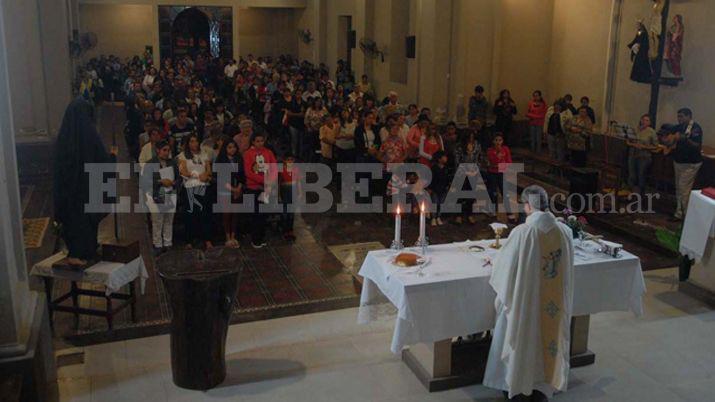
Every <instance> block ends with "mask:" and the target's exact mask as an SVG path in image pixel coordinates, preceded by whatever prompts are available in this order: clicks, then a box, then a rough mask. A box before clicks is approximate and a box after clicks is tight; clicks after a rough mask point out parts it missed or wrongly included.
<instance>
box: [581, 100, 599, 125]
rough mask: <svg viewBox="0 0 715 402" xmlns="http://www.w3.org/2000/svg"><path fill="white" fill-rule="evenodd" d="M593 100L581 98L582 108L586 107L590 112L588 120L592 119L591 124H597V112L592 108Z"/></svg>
mask: <svg viewBox="0 0 715 402" xmlns="http://www.w3.org/2000/svg"><path fill="white" fill-rule="evenodd" d="M590 104H591V99H589V98H588V96H583V97H581V107H585V108H586V111H587V112H588V118H589V119H591V123H593V124H596V112H595V111H594V110H593V108H592V107H591V106H590Z"/></svg>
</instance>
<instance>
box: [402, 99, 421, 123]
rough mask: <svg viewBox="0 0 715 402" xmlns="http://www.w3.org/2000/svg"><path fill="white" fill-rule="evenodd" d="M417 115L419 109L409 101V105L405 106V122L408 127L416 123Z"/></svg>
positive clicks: (418, 114) (418, 115)
mask: <svg viewBox="0 0 715 402" xmlns="http://www.w3.org/2000/svg"><path fill="white" fill-rule="evenodd" d="M419 117H420V110H419V109H418V108H417V105H415V104H414V103H410V105H409V106H407V117H405V123H406V124H407V125H408V126H409V127H412V126H414V125H415V124H417V119H418V118H419Z"/></svg>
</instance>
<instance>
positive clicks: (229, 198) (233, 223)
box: [216, 139, 246, 248]
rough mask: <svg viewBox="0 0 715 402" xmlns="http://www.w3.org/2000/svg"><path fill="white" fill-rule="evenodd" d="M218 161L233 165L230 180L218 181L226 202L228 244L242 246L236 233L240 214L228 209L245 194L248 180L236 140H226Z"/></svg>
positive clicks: (223, 219) (219, 194)
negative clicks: (244, 187)
mask: <svg viewBox="0 0 715 402" xmlns="http://www.w3.org/2000/svg"><path fill="white" fill-rule="evenodd" d="M216 163H218V164H226V165H230V166H231V176H230V180H229V181H227V182H224V183H217V184H216V186H217V190H218V197H219V202H220V203H223V204H224V207H225V209H226V212H224V213H223V217H222V222H223V232H224V234H225V235H226V243H225V244H226V246H227V247H230V248H238V247H240V242H239V238H238V236H237V234H236V231H237V228H238V220H239V215H238V214H237V213H234V212H230V211H228V210H227V209H228V207H230V204H231V203H233V202H238V201H239V200H240V199H241V195H242V194H243V186H244V184H245V182H246V174H245V171H244V170H243V159H242V158H241V154H240V153H239V152H238V144H236V141H234V140H231V139H229V140H225V141H224V142H223V144H222V145H221V148H220V150H219V152H218V156H217V157H216Z"/></svg>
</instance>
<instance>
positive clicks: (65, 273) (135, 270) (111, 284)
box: [30, 252, 149, 296]
mask: <svg viewBox="0 0 715 402" xmlns="http://www.w3.org/2000/svg"><path fill="white" fill-rule="evenodd" d="M66 256H67V255H66V254H65V253H61V252H60V253H57V254H55V255H53V256H50V257H47V258H45V259H44V260H42V261H40V262H38V263H37V264H35V265H34V266H33V267H32V271H30V275H32V276H47V277H51V278H54V279H64V280H68V281H75V282H88V283H94V284H98V285H103V286H105V288H106V290H105V293H106V295H107V296H109V295H111V294H112V293H115V292H118V291H119V289H121V288H122V286H124V285H126V284H128V283H129V282H131V281H133V280H135V279H137V278H139V279H140V281H139V283H140V291H141V293H142V294H144V286H145V284H146V280H147V278H149V273H148V272H147V270H146V267H145V266H144V260H143V259H142V258H141V257H138V258H136V259H134V260H133V261H131V262H128V263H126V264H122V263H120V262H107V261H100V262H98V263H96V264H94V265H92V266H91V267H89V268H87V269H85V270H83V271H71V270H68V269H53V268H52V264H54V263H56V262H57V261H59V260H61V259H63V258H65V257H66Z"/></svg>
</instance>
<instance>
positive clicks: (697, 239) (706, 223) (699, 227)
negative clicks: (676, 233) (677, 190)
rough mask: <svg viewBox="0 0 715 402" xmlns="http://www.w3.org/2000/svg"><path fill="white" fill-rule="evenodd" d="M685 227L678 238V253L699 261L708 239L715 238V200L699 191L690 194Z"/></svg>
mask: <svg viewBox="0 0 715 402" xmlns="http://www.w3.org/2000/svg"><path fill="white" fill-rule="evenodd" d="M687 211H688V212H687V213H686V214H685V225H684V226H683V233H682V234H681V236H680V253H681V254H683V255H687V256H688V257H689V258H691V259H695V260H701V259H702V258H703V255H704V253H705V247H706V246H707V244H708V239H709V238H711V237H715V200H713V199H712V198H710V197H707V196H704V195H703V194H702V192H701V191H700V190H697V191H693V192H691V193H690V201H688V210H687Z"/></svg>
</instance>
